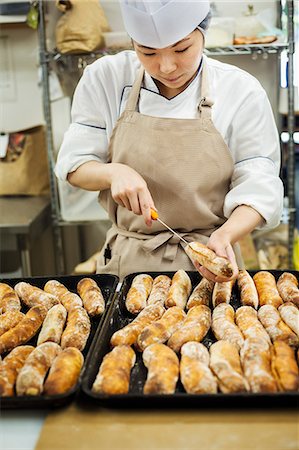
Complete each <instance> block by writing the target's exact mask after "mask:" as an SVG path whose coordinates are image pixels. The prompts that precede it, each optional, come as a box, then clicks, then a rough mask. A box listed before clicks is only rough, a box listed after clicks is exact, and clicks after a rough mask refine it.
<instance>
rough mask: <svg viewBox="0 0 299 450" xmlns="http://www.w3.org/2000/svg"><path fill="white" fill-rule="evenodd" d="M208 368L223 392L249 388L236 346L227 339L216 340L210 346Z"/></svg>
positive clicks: (240, 390)
mask: <svg viewBox="0 0 299 450" xmlns="http://www.w3.org/2000/svg"><path fill="white" fill-rule="evenodd" d="M210 368H211V370H212V372H213V373H214V374H215V376H216V378H217V380H218V386H219V389H220V390H221V392H223V393H224V394H228V393H233V392H245V391H248V390H249V386H248V383H247V381H246V379H245V378H244V376H243V372H242V368H241V362H240V357H239V352H238V348H237V347H236V346H235V345H234V344H232V343H231V342H228V341H218V342H215V343H214V344H212V345H211V347H210Z"/></svg>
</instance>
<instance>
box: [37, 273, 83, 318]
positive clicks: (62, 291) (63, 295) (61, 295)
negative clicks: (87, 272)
mask: <svg viewBox="0 0 299 450" xmlns="http://www.w3.org/2000/svg"><path fill="white" fill-rule="evenodd" d="M44 290H45V291H46V292H48V293H49V294H52V295H54V296H56V297H57V298H58V299H59V301H60V303H62V305H63V306H64V307H65V309H66V310H67V311H69V310H70V309H71V308H73V307H74V306H83V303H82V300H81V298H80V297H79V295H77V294H75V293H74V292H70V291H69V290H68V289H67V288H66V287H65V286H64V284H62V283H60V282H59V281H57V280H49V281H47V283H46V284H45V286H44Z"/></svg>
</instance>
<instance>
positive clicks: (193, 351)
mask: <svg viewBox="0 0 299 450" xmlns="http://www.w3.org/2000/svg"><path fill="white" fill-rule="evenodd" d="M209 363H210V354H209V351H208V349H207V348H206V347H205V346H204V345H203V344H200V343H199V342H187V343H186V344H184V345H183V346H182V349H181V363H180V376H181V382H182V384H183V386H184V388H185V390H186V392H188V394H215V393H216V392H217V379H216V378H215V377H214V375H213V373H212V372H211V369H210V368H209Z"/></svg>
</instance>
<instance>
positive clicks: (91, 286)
mask: <svg viewBox="0 0 299 450" xmlns="http://www.w3.org/2000/svg"><path fill="white" fill-rule="evenodd" d="M77 290H78V293H79V295H80V297H81V298H82V301H83V306H84V308H85V309H86V311H87V313H88V314H89V315H90V316H91V317H94V316H99V315H101V314H103V312H104V311H105V300H104V297H103V294H102V291H101V289H100V288H99V286H98V285H97V283H96V282H95V281H94V280H93V279H92V278H82V280H80V281H79V283H78V284H77Z"/></svg>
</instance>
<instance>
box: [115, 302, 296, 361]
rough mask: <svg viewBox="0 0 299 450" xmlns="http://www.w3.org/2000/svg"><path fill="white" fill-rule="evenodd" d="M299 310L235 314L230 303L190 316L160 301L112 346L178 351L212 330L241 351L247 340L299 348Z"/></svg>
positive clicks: (284, 307)
mask: <svg viewBox="0 0 299 450" xmlns="http://www.w3.org/2000/svg"><path fill="white" fill-rule="evenodd" d="M298 323H299V310H298V308H297V307H296V306H295V305H294V304H293V303H291V302H286V303H284V304H282V305H281V306H280V307H279V309H278V310H277V309H276V308H275V307H274V306H272V305H263V306H261V307H260V308H259V310H258V311H256V310H255V308H253V307H251V306H242V307H240V308H238V309H237V310H236V312H235V310H234V308H233V307H232V306H231V305H230V304H227V303H220V304H218V305H217V306H216V307H215V308H214V309H213V312H212V313H211V310H210V308H209V307H208V306H206V305H198V306H193V307H192V308H191V309H189V311H188V312H187V313H185V311H184V310H183V309H182V308H181V307H179V306H172V307H170V308H168V309H167V310H166V309H165V308H164V306H162V304H161V303H160V302H157V303H154V304H151V305H148V306H146V307H145V308H144V309H143V310H142V311H141V312H140V313H139V314H138V315H137V316H136V317H135V318H134V319H133V320H132V321H131V322H130V323H129V324H127V325H126V326H125V327H123V328H121V329H119V330H117V331H115V332H114V333H113V335H112V337H111V341H110V343H111V345H112V346H113V347H115V346H118V345H134V347H135V348H136V349H137V350H138V351H143V350H144V349H145V348H146V347H148V346H149V345H151V344H154V343H162V344H163V343H166V342H167V344H168V346H169V347H170V348H172V349H173V350H174V351H175V352H177V353H178V352H179V351H180V348H181V346H182V345H183V344H184V343H186V342H188V341H197V342H201V341H202V340H203V338H204V337H205V336H206V334H207V333H208V331H209V329H210V327H212V331H213V333H214V336H215V337H216V338H217V339H218V340H227V341H229V342H231V343H233V344H234V345H236V346H237V348H238V349H240V348H241V347H242V345H243V343H244V339H246V338H250V337H261V338H263V339H265V340H266V341H268V342H269V344H270V343H271V341H272V342H275V341H277V340H280V341H285V342H286V343H287V344H289V345H291V346H293V347H297V346H298V345H299V326H298Z"/></svg>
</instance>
